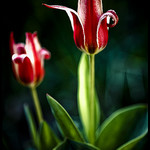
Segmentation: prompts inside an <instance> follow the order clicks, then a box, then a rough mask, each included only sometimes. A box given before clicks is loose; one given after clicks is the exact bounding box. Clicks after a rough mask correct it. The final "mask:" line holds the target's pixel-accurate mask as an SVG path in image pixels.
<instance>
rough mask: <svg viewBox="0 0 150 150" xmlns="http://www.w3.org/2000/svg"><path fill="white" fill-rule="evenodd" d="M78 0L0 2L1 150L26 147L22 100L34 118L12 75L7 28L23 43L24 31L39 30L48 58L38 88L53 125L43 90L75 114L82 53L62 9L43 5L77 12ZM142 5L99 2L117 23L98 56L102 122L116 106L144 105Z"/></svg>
mask: <svg viewBox="0 0 150 150" xmlns="http://www.w3.org/2000/svg"><path fill="white" fill-rule="evenodd" d="M77 2H78V0H55V1H54V0H25V1H23V2H20V1H19V0H14V1H8V2H7V4H4V5H2V6H4V9H3V10H4V11H3V12H2V25H3V26H4V27H3V29H2V40H1V41H2V44H1V52H0V53H1V68H2V70H1V105H0V106H1V119H2V120H1V121H2V122H1V131H2V132H1V133H2V138H1V139H2V140H1V142H3V146H4V145H5V149H11V150H24V149H28V147H29V145H30V135H29V131H28V126H27V121H26V118H25V114H24V110H23V105H24V104H25V103H27V104H28V105H29V107H30V109H31V111H32V113H33V115H34V116H35V110H34V105H33V101H32V97H31V93H30V90H29V89H28V88H26V87H23V86H22V85H20V84H19V83H18V82H17V81H16V80H15V78H14V76H13V73H12V68H11V56H10V52H9V35H10V32H11V31H13V32H14V36H15V41H16V43H20V42H23V43H24V42H25V32H34V31H37V32H38V37H39V40H40V43H41V45H42V47H45V48H47V49H48V50H49V51H50V52H51V55H52V57H51V59H50V60H47V61H45V78H44V80H43V82H42V83H41V85H40V86H39V87H38V88H37V91H38V95H39V99H40V102H41V107H42V110H43V114H44V118H45V119H46V120H47V122H48V123H49V124H51V126H53V128H55V125H54V123H53V122H54V118H53V116H52V114H51V111H50V108H49V105H48V103H47V100H46V96H45V95H46V93H49V94H50V95H51V96H53V97H54V98H55V99H56V100H58V101H59V102H60V103H61V104H62V105H63V106H64V107H65V109H66V110H67V111H68V112H69V114H70V115H71V116H72V117H73V118H76V116H78V109H77V86H78V84H77V67H78V63H79V60H80V56H81V51H79V50H78V49H77V48H76V46H75V44H74V40H73V33H72V28H71V25H70V20H69V19H68V16H67V15H66V13H65V12H63V11H59V10H53V9H49V8H47V7H44V6H42V3H47V4H60V5H64V6H68V7H70V8H73V9H74V10H76V9H77ZM145 5H146V4H145V2H144V3H142V2H137V1H136V0H132V1H131V0H103V10H104V12H106V11H107V10H109V9H114V10H115V11H116V12H117V14H118V16H119V22H118V24H117V26H115V27H114V28H112V29H110V30H109V41H108V45H107V47H106V48H105V50H104V51H102V52H101V53H99V54H98V55H96V69H95V75H96V90H97V93H98V97H99V101H100V105H101V109H102V119H101V122H102V121H103V120H104V119H105V118H106V117H108V116H109V115H110V114H111V113H112V112H114V111H115V110H117V109H119V108H122V107H125V106H129V105H132V104H138V103H147V99H148V20H147V16H146V15H145V14H147V12H146V8H145ZM3 31H4V32H3ZM35 118H36V116H35ZM77 119H78V118H77Z"/></svg>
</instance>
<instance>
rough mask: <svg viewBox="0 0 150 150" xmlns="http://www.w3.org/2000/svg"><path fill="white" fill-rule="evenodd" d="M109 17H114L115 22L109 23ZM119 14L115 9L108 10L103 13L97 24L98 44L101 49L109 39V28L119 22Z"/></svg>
mask: <svg viewBox="0 0 150 150" xmlns="http://www.w3.org/2000/svg"><path fill="white" fill-rule="evenodd" d="M107 17H109V18H112V20H113V24H108V23H107V22H108V21H107ZM118 20H119V18H118V16H117V14H116V12H115V11H114V10H108V11H107V12H106V13H104V14H102V15H101V17H100V19H99V22H98V26H97V44H98V47H99V49H100V50H99V51H101V50H102V49H104V48H105V46H106V45H107V41H108V28H107V27H114V26H115V25H116V24H117V23H118Z"/></svg>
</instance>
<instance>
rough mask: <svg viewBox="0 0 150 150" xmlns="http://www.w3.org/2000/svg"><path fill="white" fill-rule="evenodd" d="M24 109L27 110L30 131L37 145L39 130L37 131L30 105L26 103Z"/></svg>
mask: <svg viewBox="0 0 150 150" xmlns="http://www.w3.org/2000/svg"><path fill="white" fill-rule="evenodd" d="M24 111H25V115H26V118H27V121H28V126H29V131H30V134H31V137H32V140H33V143H34V145H35V146H37V131H36V126H35V121H34V119H33V117H32V114H31V112H30V110H29V107H28V105H26V104H25V105H24Z"/></svg>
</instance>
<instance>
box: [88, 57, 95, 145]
mask: <svg viewBox="0 0 150 150" xmlns="http://www.w3.org/2000/svg"><path fill="white" fill-rule="evenodd" d="M89 71H90V72H89V84H90V85H89V87H90V88H89V96H90V120H91V121H90V131H89V140H90V143H91V144H94V142H95V130H96V129H95V100H94V91H95V55H94V54H91V55H89Z"/></svg>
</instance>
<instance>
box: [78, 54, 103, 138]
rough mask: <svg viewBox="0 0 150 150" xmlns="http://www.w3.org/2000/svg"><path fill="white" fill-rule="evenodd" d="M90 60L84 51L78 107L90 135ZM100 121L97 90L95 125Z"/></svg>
mask: <svg viewBox="0 0 150 150" xmlns="http://www.w3.org/2000/svg"><path fill="white" fill-rule="evenodd" d="M89 89H90V87H89V60H88V56H87V54H85V53H83V54H82V56H81V59H80V62H79V68H78V109H79V114H80V118H81V121H82V124H83V128H84V132H85V135H86V136H87V137H88V132H89V130H90V121H92V120H91V119H90V97H89ZM99 122H100V107H99V100H98V97H97V94H96V92H95V125H96V128H97V127H98V126H99Z"/></svg>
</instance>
